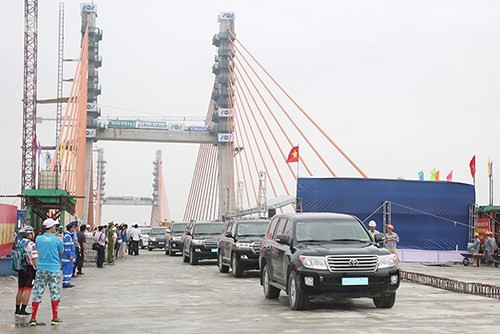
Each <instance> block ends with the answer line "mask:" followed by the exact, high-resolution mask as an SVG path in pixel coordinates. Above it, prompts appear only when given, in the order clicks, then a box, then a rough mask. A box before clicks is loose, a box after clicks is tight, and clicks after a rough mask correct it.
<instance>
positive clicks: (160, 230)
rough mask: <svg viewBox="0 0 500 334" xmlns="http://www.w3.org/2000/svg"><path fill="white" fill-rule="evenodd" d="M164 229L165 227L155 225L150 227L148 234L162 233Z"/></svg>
mask: <svg viewBox="0 0 500 334" xmlns="http://www.w3.org/2000/svg"><path fill="white" fill-rule="evenodd" d="M166 230H167V228H166V227H155V228H152V229H151V231H150V232H149V234H151V235H164V234H165V231H166Z"/></svg>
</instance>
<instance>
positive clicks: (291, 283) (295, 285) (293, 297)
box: [288, 273, 309, 311]
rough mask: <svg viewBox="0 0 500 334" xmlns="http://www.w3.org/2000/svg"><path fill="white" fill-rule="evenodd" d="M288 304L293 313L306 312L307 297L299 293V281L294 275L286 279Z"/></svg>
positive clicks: (291, 274)
mask: <svg viewBox="0 0 500 334" xmlns="http://www.w3.org/2000/svg"><path fill="white" fill-rule="evenodd" d="M288 304H289V305H290V308H291V309H292V310H294V311H300V310H307V309H308V308H309V297H308V296H307V295H306V294H305V293H303V292H300V287H299V280H298V279H297V275H296V274H295V273H290V276H289V277H288Z"/></svg>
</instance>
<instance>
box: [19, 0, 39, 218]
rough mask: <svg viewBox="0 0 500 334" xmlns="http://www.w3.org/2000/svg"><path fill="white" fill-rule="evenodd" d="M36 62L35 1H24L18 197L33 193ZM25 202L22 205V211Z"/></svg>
mask: <svg viewBox="0 0 500 334" xmlns="http://www.w3.org/2000/svg"><path fill="white" fill-rule="evenodd" d="M37 62H38V0H25V1H24V77H23V140H22V157H21V193H24V190H25V189H35V182H36V149H37V138H36V96H37ZM25 206H26V202H25V200H24V199H23V200H22V201H21V207H22V208H24V207H25Z"/></svg>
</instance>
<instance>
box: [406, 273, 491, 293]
mask: <svg viewBox="0 0 500 334" xmlns="http://www.w3.org/2000/svg"><path fill="white" fill-rule="evenodd" d="M400 273H401V280H402V281H404V282H411V283H417V284H422V285H428V286H432V287H435V288H439V289H444V290H448V291H453V292H460V293H467V294H470V295H477V296H482V297H488V298H495V299H500V286H495V285H489V284H483V283H476V282H461V281H457V280H454V279H450V278H444V277H438V276H432V275H427V274H422V273H415V272H410V271H403V270H401V271H400Z"/></svg>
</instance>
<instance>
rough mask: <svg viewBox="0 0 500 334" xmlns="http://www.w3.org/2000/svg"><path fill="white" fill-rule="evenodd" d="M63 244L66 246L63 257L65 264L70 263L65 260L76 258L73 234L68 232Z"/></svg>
mask: <svg viewBox="0 0 500 334" xmlns="http://www.w3.org/2000/svg"><path fill="white" fill-rule="evenodd" d="M63 244H64V253H63V254H62V256H61V259H62V260H63V262H68V261H64V260H69V257H70V256H72V257H73V260H74V259H75V257H76V247H75V239H74V237H73V233H71V232H68V231H66V232H64V237H63Z"/></svg>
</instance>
